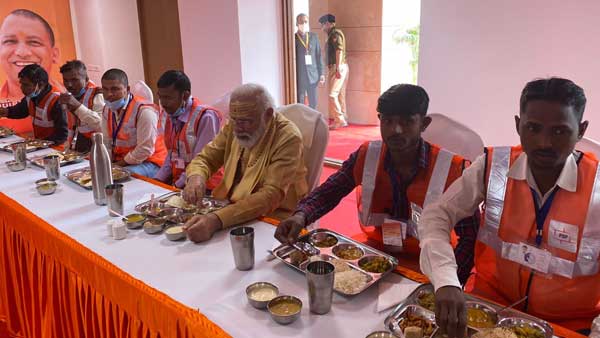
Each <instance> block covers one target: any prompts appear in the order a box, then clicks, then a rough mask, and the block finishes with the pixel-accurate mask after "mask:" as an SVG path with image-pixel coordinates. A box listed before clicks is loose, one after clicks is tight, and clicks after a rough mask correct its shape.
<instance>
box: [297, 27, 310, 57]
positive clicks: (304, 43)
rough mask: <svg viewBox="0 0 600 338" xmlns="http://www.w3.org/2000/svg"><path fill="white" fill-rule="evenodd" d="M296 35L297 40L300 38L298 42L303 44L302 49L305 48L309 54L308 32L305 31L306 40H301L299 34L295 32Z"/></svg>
mask: <svg viewBox="0 0 600 338" xmlns="http://www.w3.org/2000/svg"><path fill="white" fill-rule="evenodd" d="M296 36H297V37H298V40H300V43H301V44H302V46H304V49H306V54H310V51H309V48H308V46H309V41H310V34H309V33H308V32H307V33H306V42H304V40H302V37H301V36H300V34H298V33H296Z"/></svg>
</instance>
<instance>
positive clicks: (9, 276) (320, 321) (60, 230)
mask: <svg viewBox="0 0 600 338" xmlns="http://www.w3.org/2000/svg"><path fill="white" fill-rule="evenodd" d="M14 141H16V139H15V138H7V139H0V147H1V146H3V145H4V144H8V143H11V142H14ZM50 151H51V150H50V149H46V150H39V151H36V152H34V153H30V154H28V156H33V155H41V154H45V153H47V152H50ZM12 159H13V155H12V154H11V153H8V152H3V151H0V261H1V262H2V263H1V267H0V320H3V321H4V322H5V325H6V327H7V328H8V331H9V333H10V334H11V335H13V336H16V337H228V336H233V337H261V338H265V337H364V336H366V335H367V334H368V333H369V332H372V331H376V330H382V329H384V323H383V322H384V319H385V317H386V315H387V312H381V313H378V312H377V311H376V307H377V296H378V292H377V287H376V286H375V287H372V288H370V289H368V290H366V291H365V292H363V293H361V294H360V295H357V296H354V297H343V296H340V295H338V294H335V295H334V298H333V307H332V310H331V311H330V312H329V313H328V314H326V315H314V314H311V313H310V311H309V309H308V292H307V286H306V283H307V282H306V278H305V276H304V275H302V274H301V273H299V272H296V271H294V270H292V269H290V268H289V267H287V266H286V265H284V264H283V263H281V262H278V261H277V260H274V261H271V260H268V259H267V258H268V255H269V254H268V252H267V250H268V249H270V248H272V247H273V245H274V243H275V239H274V238H273V233H274V230H275V227H274V226H273V225H271V224H269V223H266V222H263V221H254V222H251V223H249V224H248V225H249V226H251V227H253V228H254V229H255V250H256V258H255V266H254V268H253V269H252V270H250V271H238V270H236V269H235V265H234V261H233V255H232V253H231V246H230V240H229V232H228V231H220V232H218V233H217V234H216V235H215V236H214V237H213V238H212V239H211V240H210V241H208V242H206V243H201V244H194V243H192V242H190V241H188V240H186V241H183V242H172V241H169V240H168V239H167V238H166V237H165V235H163V234H160V235H150V234H146V233H145V232H144V231H142V230H129V231H128V234H127V237H126V238H125V239H122V240H115V239H113V238H112V237H110V236H109V235H108V232H107V226H106V224H107V222H108V221H110V220H111V219H114V218H113V217H111V216H109V214H108V212H107V207H106V206H98V205H96V204H95V203H94V200H93V195H92V192H91V191H90V190H85V189H83V188H82V187H80V186H78V185H76V184H75V183H73V182H71V181H68V180H67V179H66V178H65V177H64V176H63V174H64V173H65V172H67V171H70V170H74V169H78V168H81V167H87V166H89V163H88V162H87V161H83V162H81V163H78V164H73V165H69V166H65V167H61V178H60V179H59V180H58V188H57V190H56V192H55V193H54V194H52V195H46V196H42V195H40V194H38V192H37V190H36V188H35V181H36V180H38V179H42V178H45V177H46V173H45V171H44V169H42V168H38V167H36V166H34V165H33V164H31V163H29V164H28V167H27V168H26V169H25V170H23V171H20V172H11V171H9V170H8V168H7V167H6V166H5V165H4V162H6V161H9V160H12ZM168 191H169V190H168V189H166V188H165V187H162V186H160V185H156V184H153V183H150V182H147V181H146V180H141V179H136V178H132V179H130V180H129V181H127V182H125V183H124V210H125V213H131V212H133V209H134V207H135V205H136V204H137V203H138V202H139V201H140V200H141V199H143V197H144V196H146V197H147V196H148V195H149V194H155V195H157V196H158V195H160V194H164V193H166V192H168ZM257 281H266V282H271V283H273V284H275V285H277V286H278V287H279V290H280V293H281V294H288V295H293V296H296V297H298V298H300V299H301V300H302V302H303V304H304V306H303V308H302V312H301V316H300V318H299V319H298V320H297V321H295V322H294V323H292V324H290V325H287V326H282V325H280V324H277V323H276V322H274V321H273V320H272V319H271V318H270V315H269V313H268V312H266V311H264V310H257V309H255V308H253V307H251V305H250V304H248V302H247V299H246V293H245V289H246V287H247V286H248V285H249V284H251V283H253V282H257ZM388 312H389V311H388Z"/></svg>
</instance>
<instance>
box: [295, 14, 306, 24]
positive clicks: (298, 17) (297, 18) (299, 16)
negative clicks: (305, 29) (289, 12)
mask: <svg viewBox="0 0 600 338" xmlns="http://www.w3.org/2000/svg"><path fill="white" fill-rule="evenodd" d="M303 16H305V17H307V18H308V15H306V14H304V13H300V14H298V15H296V23H298V20H300V18H301V17H303Z"/></svg>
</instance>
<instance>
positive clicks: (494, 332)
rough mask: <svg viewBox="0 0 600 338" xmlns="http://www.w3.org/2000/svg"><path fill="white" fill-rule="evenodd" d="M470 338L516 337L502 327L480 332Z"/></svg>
mask: <svg viewBox="0 0 600 338" xmlns="http://www.w3.org/2000/svg"><path fill="white" fill-rule="evenodd" d="M472 338H517V335H516V334H515V333H514V332H512V331H511V330H509V329H507V328H504V327H496V328H493V329H485V330H481V331H479V332H478V333H476V334H474V335H473V336H472Z"/></svg>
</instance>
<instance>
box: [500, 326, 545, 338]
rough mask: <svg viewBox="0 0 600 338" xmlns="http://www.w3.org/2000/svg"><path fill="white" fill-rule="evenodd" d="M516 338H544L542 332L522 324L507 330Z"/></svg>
mask: <svg viewBox="0 0 600 338" xmlns="http://www.w3.org/2000/svg"><path fill="white" fill-rule="evenodd" d="M509 329H510V330H511V331H512V332H514V334H515V335H517V337H518V338H544V337H545V335H544V332H542V331H541V330H540V329H538V328H536V327H533V326H530V325H527V324H524V325H519V326H513V327H510V328H509Z"/></svg>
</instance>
